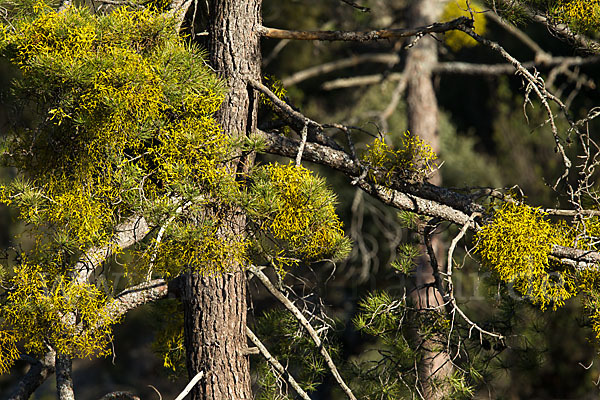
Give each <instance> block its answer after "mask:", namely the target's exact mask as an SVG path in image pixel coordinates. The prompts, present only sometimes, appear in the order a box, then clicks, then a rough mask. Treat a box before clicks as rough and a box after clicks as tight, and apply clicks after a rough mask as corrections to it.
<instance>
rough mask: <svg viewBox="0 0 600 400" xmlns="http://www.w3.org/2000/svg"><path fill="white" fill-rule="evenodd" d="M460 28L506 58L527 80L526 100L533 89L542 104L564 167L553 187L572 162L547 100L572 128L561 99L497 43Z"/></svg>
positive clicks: (562, 177) (564, 174) (466, 28)
mask: <svg viewBox="0 0 600 400" xmlns="http://www.w3.org/2000/svg"><path fill="white" fill-rule="evenodd" d="M460 29H461V30H462V31H463V32H465V33H466V34H467V35H469V36H471V37H472V38H473V39H475V40H477V41H478V42H479V43H481V44H483V45H485V46H486V47H489V48H491V49H492V50H494V51H496V52H497V53H499V54H500V55H501V56H502V57H503V58H504V59H505V60H507V61H508V62H509V63H510V64H512V65H513V66H514V68H515V70H516V73H517V74H518V75H520V76H522V77H523V78H524V79H525V81H526V82H527V87H526V93H525V97H526V100H527V98H528V96H529V92H530V91H533V92H534V93H535V94H536V95H537V97H538V98H539V100H540V102H541V103H542V105H543V106H544V109H545V110H546V113H547V114H548V121H549V122H550V126H551V128H552V135H553V136H554V144H555V149H556V151H557V152H558V153H560V155H561V157H562V162H563V165H564V169H565V170H564V173H563V175H562V176H561V177H560V178H558V180H557V181H556V183H555V184H554V188H556V187H557V186H558V184H559V183H560V182H561V181H562V180H564V179H565V178H566V177H567V176H568V175H569V171H570V169H571V166H572V163H571V160H570V159H569V158H568V157H567V155H566V153H565V149H564V147H563V145H562V144H561V142H560V137H559V135H558V128H557V127H556V123H555V120H554V113H553V112H552V110H551V108H550V104H549V103H548V102H549V101H553V102H555V103H556V104H557V105H558V106H559V107H560V109H561V111H562V112H563V114H564V115H565V117H566V119H567V120H568V121H569V123H571V127H572V128H574V126H573V125H574V123H573V122H572V121H571V117H570V116H569V113H568V111H567V109H566V107H565V105H564V104H563V103H562V101H560V99H558V98H557V97H556V96H554V95H553V94H552V93H550V92H549V91H548V90H547V89H546V86H545V84H544V80H543V79H542V78H541V77H539V76H538V74H537V73H535V75H534V74H532V73H531V72H529V71H528V70H527V69H526V68H525V67H524V66H523V65H522V64H521V63H520V62H519V61H518V60H517V59H516V58H514V57H513V56H512V55H510V54H509V53H508V52H507V51H506V50H505V49H504V48H503V47H502V46H500V45H499V44H498V43H496V42H493V41H491V40H489V39H486V38H484V37H482V36H480V35H478V34H477V33H475V31H474V30H473V29H471V28H468V27H461V28H460ZM575 129H576V128H575Z"/></svg>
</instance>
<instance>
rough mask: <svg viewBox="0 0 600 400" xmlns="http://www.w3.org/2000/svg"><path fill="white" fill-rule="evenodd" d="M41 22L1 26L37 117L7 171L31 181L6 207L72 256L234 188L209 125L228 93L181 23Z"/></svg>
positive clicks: (118, 14)
mask: <svg viewBox="0 0 600 400" xmlns="http://www.w3.org/2000/svg"><path fill="white" fill-rule="evenodd" d="M40 4H41V5H39V6H38V7H37V8H36V10H37V11H36V13H35V14H34V17H33V18H30V19H25V20H16V21H13V22H12V24H11V25H10V26H5V27H4V28H3V29H4V37H3V40H2V41H1V42H0V49H2V52H3V53H4V54H5V55H7V56H8V57H10V59H11V60H12V62H13V63H15V64H16V65H17V66H19V68H20V69H21V71H22V74H23V76H22V78H21V79H19V80H18V81H17V84H16V91H17V93H18V94H19V96H20V97H21V98H23V99H25V101H28V102H30V103H31V102H33V103H34V104H35V105H36V106H37V109H38V110H39V111H40V113H39V115H38V116H37V118H38V119H37V121H36V125H35V126H33V127H20V128H18V129H16V130H15V131H14V133H13V135H11V136H10V137H9V139H8V140H7V143H6V145H5V147H6V148H7V153H8V154H9V155H10V157H9V161H8V164H9V165H11V166H14V167H17V168H18V169H19V170H20V171H22V173H23V175H24V177H25V178H23V179H21V180H20V181H18V182H16V183H14V184H11V185H9V186H4V187H3V188H2V189H3V193H2V198H4V199H5V200H6V202H8V203H11V202H12V203H13V204H14V205H16V206H17V207H19V208H20V210H21V216H22V217H23V219H24V220H25V221H26V222H28V223H31V224H32V225H33V226H34V227H40V228H42V229H41V231H42V234H44V233H45V232H46V231H45V230H44V229H47V228H48V227H50V228H51V229H53V230H55V231H58V232H59V233H60V235H59V236H60V237H63V238H65V237H66V238H68V239H69V240H70V242H71V245H72V247H74V248H76V249H81V250H83V249H85V248H87V247H89V246H90V245H93V244H98V243H102V242H103V241H106V240H108V239H109V238H110V237H111V235H112V234H113V232H112V227H114V226H115V222H118V221H119V219H120V218H122V217H127V216H129V215H132V214H139V215H145V216H147V217H148V218H150V219H153V220H155V221H156V220H158V221H160V220H162V219H165V218H166V215H167V214H169V213H168V212H167V211H172V210H174V209H177V208H178V207H180V205H181V204H178V203H177V202H173V201H171V202H170V204H171V209H172V210H165V208H164V207H163V205H164V204H167V203H169V201H167V199H173V198H178V199H179V200H180V202H186V201H189V200H191V199H193V198H197V197H198V196H199V188H202V190H204V192H205V194H207V195H208V196H218V195H219V191H220V190H221V189H222V188H223V186H227V185H226V184H224V182H227V183H230V181H231V180H230V179H229V178H228V174H227V172H226V170H225V167H224V162H223V160H224V159H225V158H226V157H228V155H229V154H230V153H231V152H230V143H229V140H228V138H227V135H225V134H224V133H223V132H222V131H221V129H220V128H219V126H218V125H217V124H216V122H215V121H214V120H213V118H212V115H213V113H214V112H215V111H216V110H217V109H218V107H219V106H220V104H221V101H222V99H223V95H224V90H223V87H222V84H221V82H219V81H218V79H217V78H216V77H215V76H214V74H213V73H212V72H211V71H210V69H209V68H208V67H207V66H206V65H205V63H204V59H203V57H204V55H203V53H201V52H200V51H199V50H198V49H196V48H194V47H191V46H189V45H187V44H185V43H184V42H183V40H182V39H181V38H180V37H179V36H178V34H177V30H176V28H175V22H174V20H172V19H169V18H168V17H165V16H164V15H160V14H156V13H154V12H152V11H149V10H145V9H142V10H130V9H127V8H118V9H115V10H114V11H112V12H111V13H110V14H108V15H104V16H101V15H92V14H91V13H90V12H89V11H87V10H85V9H79V8H76V7H68V8H67V9H66V10H64V11H62V12H55V11H53V10H51V9H49V8H48V7H44V6H43V3H41V2H40Z"/></svg>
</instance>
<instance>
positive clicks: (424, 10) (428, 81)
mask: <svg viewBox="0 0 600 400" xmlns="http://www.w3.org/2000/svg"><path fill="white" fill-rule="evenodd" d="M444 3H445V1H442V0H414V1H413V2H412V3H411V6H410V8H409V12H408V21H409V23H410V24H411V25H413V26H424V25H429V24H431V23H433V22H436V21H437V19H438V17H439V15H440V11H441V10H442V9H443V5H444ZM437 61H438V57H437V43H436V41H435V40H434V39H433V38H431V37H423V38H421V39H420V40H419V41H418V42H417V43H416V44H415V45H414V47H412V48H411V49H409V50H408V53H407V60H406V67H405V73H406V75H407V88H408V92H407V106H408V126H409V130H410V132H411V133H412V134H414V135H417V136H419V137H420V138H421V139H422V140H424V141H425V142H427V143H428V144H429V145H430V146H431V147H432V149H433V150H434V151H435V152H436V153H438V152H439V148H440V144H439V142H440V141H439V136H438V132H437V128H438V126H437V123H438V106H437V99H436V96H435V90H434V87H433V81H432V69H433V67H434V66H435V64H436V63H437ZM430 181H431V182H432V183H434V184H436V185H439V184H441V181H442V179H441V175H440V174H439V173H437V172H436V173H435V175H434V176H433V177H432V178H431V179H430ZM431 245H432V247H433V249H434V253H437V254H440V251H439V250H440V247H441V243H440V241H439V239H438V238H437V237H435V236H434V237H433V238H432V243H431ZM436 250H437V251H436ZM422 253H423V254H424V255H423V256H421V257H420V260H419V261H418V264H417V270H416V272H415V286H416V288H415V290H414V291H413V292H412V296H411V297H412V299H413V301H414V303H415V308H416V309H417V312H418V311H419V310H425V309H429V310H431V309H436V308H437V309H438V310H439V312H441V313H443V312H444V308H443V304H444V300H443V297H442V294H441V293H440V291H439V290H438V288H437V287H436V285H435V283H436V282H435V276H434V269H433V267H432V263H431V261H430V259H429V257H428V256H427V249H426V246H425V245H423V246H422ZM438 259H439V258H438ZM436 339H440V340H436ZM441 339H442V338H435V337H434V338H430V339H426V340H422V343H421V346H422V347H421V349H422V353H421V361H420V363H419V371H418V374H419V380H420V381H421V383H422V385H423V391H424V393H423V395H424V397H425V398H426V399H438V398H442V397H443V396H444V395H446V394H447V393H446V392H447V390H445V389H444V385H443V384H442V385H441V386H437V388H436V387H434V383H435V382H436V381H437V382H438V383H441V382H443V380H444V378H446V377H447V376H448V375H449V374H451V373H452V364H451V362H450V357H449V355H448V353H447V352H446V351H445V347H443V345H442V346H441V345H440V341H441V342H442V343H443V340H441Z"/></svg>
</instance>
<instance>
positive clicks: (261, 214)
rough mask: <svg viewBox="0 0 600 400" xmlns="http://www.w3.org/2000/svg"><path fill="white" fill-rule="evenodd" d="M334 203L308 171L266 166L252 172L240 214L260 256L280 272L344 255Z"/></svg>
mask: <svg viewBox="0 0 600 400" xmlns="http://www.w3.org/2000/svg"><path fill="white" fill-rule="evenodd" d="M336 203H337V198H336V196H335V194H334V193H333V192H332V191H331V190H330V189H329V188H328V187H327V185H326V184H325V180H324V179H323V178H320V177H318V176H316V175H314V174H313V173H312V172H311V171H309V170H308V169H306V168H304V167H302V166H296V165H294V164H288V165H281V164H267V165H265V166H261V167H258V168H256V169H255V170H254V171H253V173H252V176H251V183H250V185H249V188H248V191H247V193H246V200H245V204H244V209H245V210H246V211H247V214H248V217H249V219H250V220H251V221H252V223H253V227H254V232H255V235H256V237H257V239H258V240H259V242H258V243H257V246H258V248H260V251H261V253H263V254H264V255H266V256H267V258H269V259H270V260H272V261H274V262H275V263H276V264H277V265H279V266H280V267H283V266H286V265H293V264H296V263H297V262H299V261H300V260H302V261H317V260H320V259H324V258H333V259H340V258H342V257H344V256H346V255H347V254H348V252H349V250H350V242H349V240H348V238H346V237H345V236H344V231H343V230H342V222H341V221H340V220H339V218H338V216H337V215H336V213H335V205H336ZM273 244H274V246H273Z"/></svg>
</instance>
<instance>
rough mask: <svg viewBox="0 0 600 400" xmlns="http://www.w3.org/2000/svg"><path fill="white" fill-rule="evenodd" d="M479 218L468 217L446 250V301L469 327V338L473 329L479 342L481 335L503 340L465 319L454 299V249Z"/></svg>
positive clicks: (496, 334) (474, 216) (499, 336)
mask: <svg viewBox="0 0 600 400" xmlns="http://www.w3.org/2000/svg"><path fill="white" fill-rule="evenodd" d="M480 216H481V215H479V214H478V213H473V214H472V215H471V216H470V217H469V223H466V224H464V225H463V227H462V228H461V230H460V231H459V232H458V235H456V236H455V237H454V239H452V242H451V243H450V247H449V248H448V264H447V268H448V269H447V273H446V281H447V282H448V301H449V303H450V305H451V306H452V311H451V313H458V314H459V315H460V316H461V317H462V318H463V319H464V320H465V322H466V323H467V324H468V325H469V326H470V330H469V337H471V331H472V330H473V329H475V330H477V331H479V339H480V340H483V339H482V335H488V336H491V337H494V338H496V339H500V340H502V339H504V338H505V337H504V336H503V335H501V334H499V333H496V332H490V331H488V330H485V329H483V328H481V327H480V326H479V325H477V324H476V323H475V322H473V321H471V319H470V318H469V317H467V315H466V314H465V313H464V312H463V311H462V310H461V309H460V307H459V306H458V304H457V303H456V298H455V297H454V283H453V282H452V268H453V265H454V259H453V255H454V250H455V249H456V245H457V244H458V242H459V241H460V240H461V239H462V238H463V237H464V236H465V234H466V233H467V230H468V229H469V225H470V223H472V222H473V221H474V220H475V218H476V217H480Z"/></svg>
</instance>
